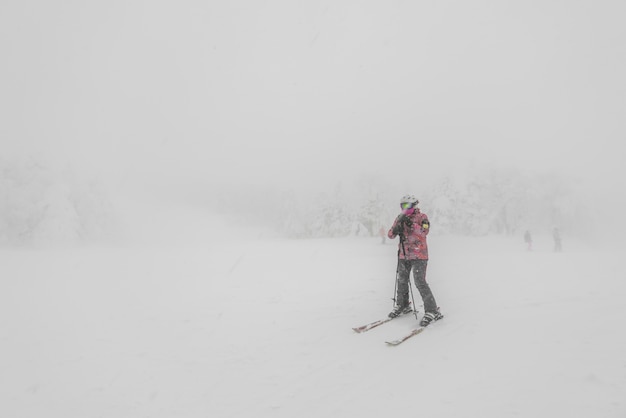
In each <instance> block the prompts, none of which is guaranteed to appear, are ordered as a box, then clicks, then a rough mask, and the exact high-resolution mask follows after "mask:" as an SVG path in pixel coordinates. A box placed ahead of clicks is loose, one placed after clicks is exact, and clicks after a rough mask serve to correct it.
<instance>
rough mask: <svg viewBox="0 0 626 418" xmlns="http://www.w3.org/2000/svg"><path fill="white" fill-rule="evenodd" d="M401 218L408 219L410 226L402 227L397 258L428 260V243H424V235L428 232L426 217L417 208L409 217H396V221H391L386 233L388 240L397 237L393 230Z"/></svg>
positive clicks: (428, 225) (428, 224) (428, 226)
mask: <svg viewBox="0 0 626 418" xmlns="http://www.w3.org/2000/svg"><path fill="white" fill-rule="evenodd" d="M401 217H407V218H409V220H410V221H411V222H410V223H411V225H410V226H409V225H406V224H404V225H402V230H403V232H402V235H403V236H404V239H402V238H401V239H400V243H399V244H398V251H399V253H398V257H399V258H401V259H405V260H415V259H420V260H428V243H427V242H426V235H428V233H429V232H430V222H429V221H428V216H426V214H425V213H422V212H420V210H419V209H417V208H416V209H415V212H414V213H413V214H411V215H398V217H397V218H396V220H395V221H393V225H392V226H391V229H390V230H389V232H387V236H388V237H389V238H390V239H394V238H395V237H397V236H398V235H397V234H395V233H394V229H395V228H396V225H398V223H399V222H400V218H401ZM403 247H404V248H403Z"/></svg>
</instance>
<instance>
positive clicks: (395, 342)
mask: <svg viewBox="0 0 626 418" xmlns="http://www.w3.org/2000/svg"><path fill="white" fill-rule="evenodd" d="M410 313H411V314H412V313H413V312H410ZM405 315H406V314H405ZM401 316H402V315H401ZM396 318H398V317H396ZM394 319H395V318H385V319H379V320H378V321H374V322H370V323H369V324H365V325H361V326H360V327H355V328H352V329H353V330H354V332H358V333H359V334H360V333H363V332H366V331H369V330H371V329H373V328H376V327H379V326H381V325H382V324H386V323H387V322H389V321H392V320H394ZM425 329H426V327H423V326H419V327H417V328H414V329H413V330H411V332H409V333H408V334H406V335H405V336H403V337H401V338H399V339H397V340H393V341H385V343H386V344H387V345H390V346H396V345H400V344H402V343H403V342H405V341H406V340H408V339H409V338H411V337H414V336H416V335H417V334H420V333H421V332H422V331H424V330H425Z"/></svg>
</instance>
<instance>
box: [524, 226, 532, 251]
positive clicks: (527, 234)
mask: <svg viewBox="0 0 626 418" xmlns="http://www.w3.org/2000/svg"><path fill="white" fill-rule="evenodd" d="M524 242H525V243H526V249H527V250H528V251H532V249H533V237H532V236H531V235H530V231H529V230H526V232H525V233H524Z"/></svg>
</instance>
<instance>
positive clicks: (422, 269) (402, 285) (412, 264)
mask: <svg viewBox="0 0 626 418" xmlns="http://www.w3.org/2000/svg"><path fill="white" fill-rule="evenodd" d="M427 265H428V260H403V259H398V277H397V280H398V283H397V293H396V303H397V304H398V305H399V306H405V305H408V304H409V286H410V285H411V284H410V277H409V276H410V274H411V270H413V279H414V280H415V286H416V287H417V290H418V291H419V292H420V296H421V297H422V302H423V303H424V311H425V312H435V311H437V302H436V301H435V297H434V296H433V292H432V291H431V290H430V286H429V285H428V283H426V266H427ZM413 309H415V307H413Z"/></svg>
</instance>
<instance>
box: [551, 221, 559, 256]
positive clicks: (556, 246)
mask: <svg viewBox="0 0 626 418" xmlns="http://www.w3.org/2000/svg"><path fill="white" fill-rule="evenodd" d="M552 238H554V252H555V253H560V252H561V232H560V231H559V228H557V227H554V229H553V230H552Z"/></svg>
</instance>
